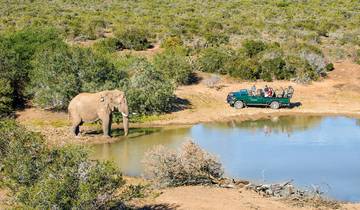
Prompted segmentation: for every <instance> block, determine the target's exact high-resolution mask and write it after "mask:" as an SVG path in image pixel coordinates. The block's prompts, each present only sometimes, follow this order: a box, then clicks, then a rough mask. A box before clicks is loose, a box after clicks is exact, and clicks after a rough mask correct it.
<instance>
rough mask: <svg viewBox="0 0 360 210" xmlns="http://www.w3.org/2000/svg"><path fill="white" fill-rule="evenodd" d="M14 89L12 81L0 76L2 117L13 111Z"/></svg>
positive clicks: (0, 110)
mask: <svg viewBox="0 0 360 210" xmlns="http://www.w3.org/2000/svg"><path fill="white" fill-rule="evenodd" d="M13 91H14V90H13V89H12V87H11V84H10V81H9V80H7V79H3V78H0V118H1V117H4V116H7V115H9V114H10V113H11V112H12V111H13V104H12V103H13V95H12V93H13Z"/></svg>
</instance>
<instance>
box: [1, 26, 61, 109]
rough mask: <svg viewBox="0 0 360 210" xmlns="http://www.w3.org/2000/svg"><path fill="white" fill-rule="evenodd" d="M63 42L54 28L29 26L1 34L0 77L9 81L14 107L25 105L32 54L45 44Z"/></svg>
mask: <svg viewBox="0 0 360 210" xmlns="http://www.w3.org/2000/svg"><path fill="white" fill-rule="evenodd" d="M59 42H62V41H61V40H60V37H59V35H58V32H57V31H56V30H55V29H52V28H36V27H29V28H25V29H22V30H20V31H17V32H12V33H8V34H5V35H3V36H0V78H2V79H5V80H7V81H9V84H10V86H11V87H10V88H9V89H8V90H10V89H11V90H12V108H16V107H17V106H23V105H24V103H25V101H26V99H27V98H28V97H27V94H26V92H25V90H26V88H27V85H28V83H29V77H28V73H29V71H30V70H31V69H32V66H31V59H32V56H33V55H34V54H35V53H36V52H37V51H38V50H39V49H40V48H42V47H43V46H44V45H49V44H50V43H59Z"/></svg>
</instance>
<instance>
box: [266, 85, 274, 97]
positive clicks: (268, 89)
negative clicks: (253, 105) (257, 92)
mask: <svg viewBox="0 0 360 210" xmlns="http://www.w3.org/2000/svg"><path fill="white" fill-rule="evenodd" d="M264 92H265V93H264V96H265V97H273V94H274V90H273V89H272V88H270V87H268V86H267V85H265V88H264Z"/></svg>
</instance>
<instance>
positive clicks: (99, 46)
mask: <svg viewBox="0 0 360 210" xmlns="http://www.w3.org/2000/svg"><path fill="white" fill-rule="evenodd" d="M123 48H124V47H123V45H122V43H121V42H120V41H119V40H118V39H116V38H105V39H102V40H100V41H99V42H96V43H95V44H94V49H95V50H96V51H99V52H100V53H113V52H116V51H117V50H121V49H123Z"/></svg>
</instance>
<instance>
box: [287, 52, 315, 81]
mask: <svg viewBox="0 0 360 210" xmlns="http://www.w3.org/2000/svg"><path fill="white" fill-rule="evenodd" d="M286 63H287V66H288V69H289V70H290V71H294V72H296V76H295V79H296V81H297V82H299V83H309V82H310V81H312V80H317V79H318V78H319V74H317V73H316V70H315V69H313V68H312V67H311V65H310V64H309V63H308V62H307V61H306V60H304V59H302V58H301V57H299V56H294V55H291V56H287V58H286Z"/></svg>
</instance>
